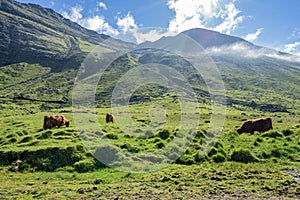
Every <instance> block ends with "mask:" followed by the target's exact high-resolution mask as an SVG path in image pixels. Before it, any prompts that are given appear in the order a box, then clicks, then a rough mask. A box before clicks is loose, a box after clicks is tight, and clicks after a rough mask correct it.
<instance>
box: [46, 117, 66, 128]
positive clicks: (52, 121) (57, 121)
mask: <svg viewBox="0 0 300 200" xmlns="http://www.w3.org/2000/svg"><path fill="white" fill-rule="evenodd" d="M64 125H66V127H69V126H70V121H69V120H67V119H66V118H65V116H63V115H49V116H44V126H43V129H44V130H45V129H52V128H54V127H58V128H59V127H61V126H64Z"/></svg>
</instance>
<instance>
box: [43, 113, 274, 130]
mask: <svg viewBox="0 0 300 200" xmlns="http://www.w3.org/2000/svg"><path fill="white" fill-rule="evenodd" d="M105 120H106V123H109V122H112V123H114V121H115V116H114V115H113V114H112V113H107V114H106V119H105ZM64 125H66V127H69V126H70V121H69V120H67V119H66V117H65V116H63V115H47V116H44V126H43V129H44V130H45V129H52V128H54V127H58V128H59V127H61V126H64ZM271 129H273V126H272V119H271V118H270V117H266V118H259V119H253V120H247V121H245V122H244V123H243V124H242V125H241V126H240V127H239V128H238V129H237V132H238V133H239V134H242V133H250V134H254V132H255V131H258V132H260V133H261V132H266V131H268V130H271Z"/></svg>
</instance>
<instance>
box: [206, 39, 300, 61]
mask: <svg viewBox="0 0 300 200" xmlns="http://www.w3.org/2000/svg"><path fill="white" fill-rule="evenodd" d="M299 43H300V42H299ZM299 45H300V44H299ZM206 52H207V53H208V54H211V55H223V56H224V55H225V56H226V55H239V56H242V57H245V58H260V57H270V58H275V59H279V60H284V61H289V62H299V63H300V54H299V55H292V54H282V53H279V52H278V51H276V50H273V49H269V48H253V47H251V46H249V45H246V44H243V43H234V44H232V45H224V46H221V47H212V48H209V49H207V50H206Z"/></svg>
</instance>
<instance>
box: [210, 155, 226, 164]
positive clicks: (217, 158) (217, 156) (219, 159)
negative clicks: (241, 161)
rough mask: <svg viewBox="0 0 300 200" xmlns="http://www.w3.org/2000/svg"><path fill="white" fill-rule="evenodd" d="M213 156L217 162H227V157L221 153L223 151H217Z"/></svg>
mask: <svg viewBox="0 0 300 200" xmlns="http://www.w3.org/2000/svg"><path fill="white" fill-rule="evenodd" d="M212 158H213V160H214V162H216V163H220V162H225V161H226V157H225V156H224V155H223V154H221V153H217V154H216V155H214V156H213V157H212Z"/></svg>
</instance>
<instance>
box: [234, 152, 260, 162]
mask: <svg viewBox="0 0 300 200" xmlns="http://www.w3.org/2000/svg"><path fill="white" fill-rule="evenodd" d="M230 160H231V161H236V162H242V163H250V162H256V161H258V159H257V158H256V157H255V156H254V155H252V154H251V152H250V151H249V150H248V149H235V150H233V152H232V154H231V157H230Z"/></svg>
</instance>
